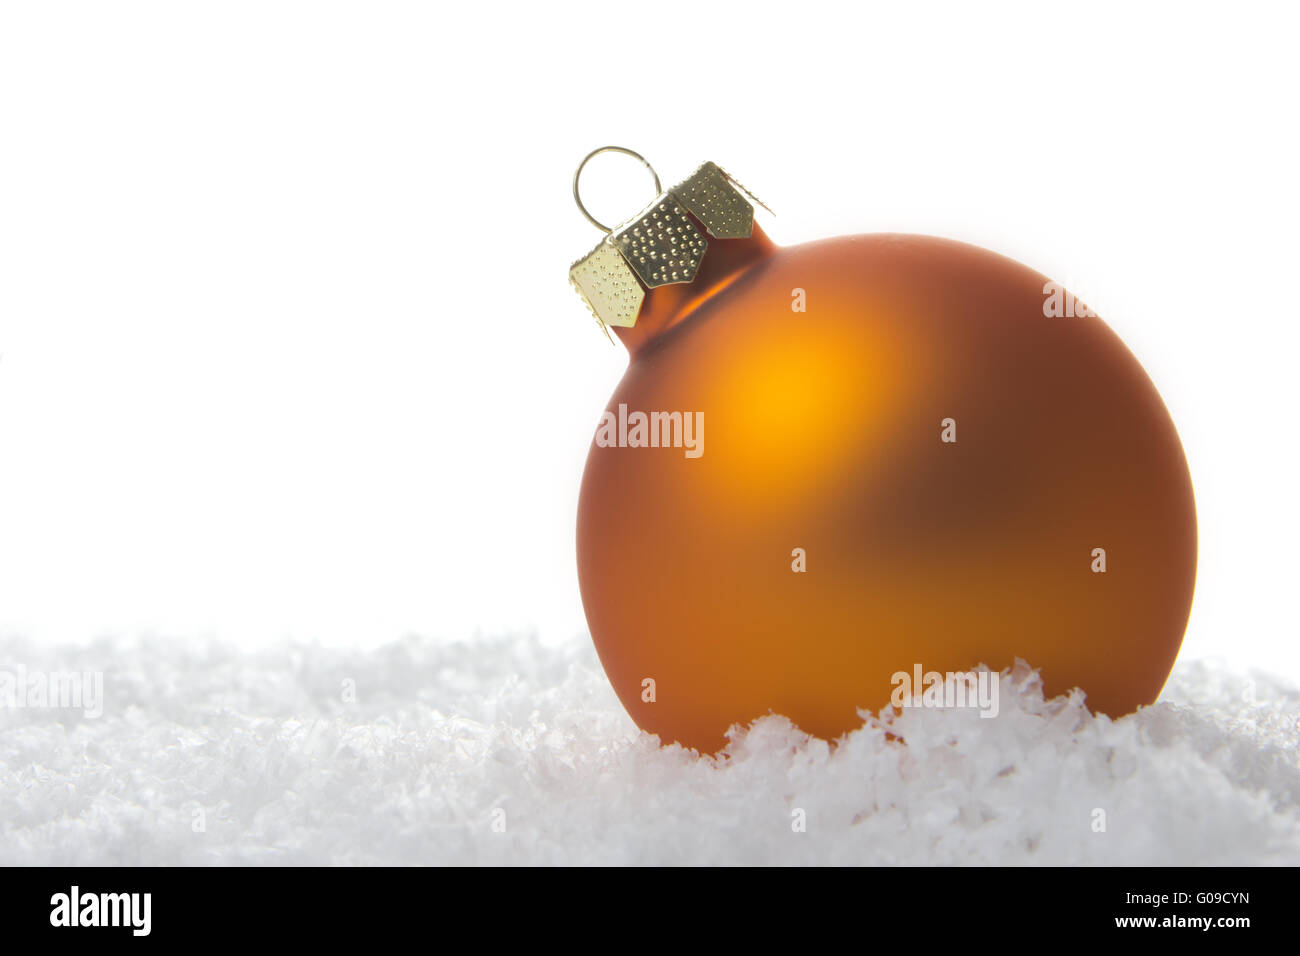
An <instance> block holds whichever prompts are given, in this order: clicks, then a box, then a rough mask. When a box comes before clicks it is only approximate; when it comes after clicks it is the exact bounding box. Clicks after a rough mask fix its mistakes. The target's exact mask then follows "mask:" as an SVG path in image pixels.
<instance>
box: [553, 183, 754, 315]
mask: <svg viewBox="0 0 1300 956" xmlns="http://www.w3.org/2000/svg"><path fill="white" fill-rule="evenodd" d="M688 213H689V214H690V215H687V214H688ZM691 216H694V217H695V220H698V222H699V223H700V224H701V225H703V226H704V230H705V232H707V233H708V234H709V235H710V236H712V237H713V238H715V239H745V238H748V237H749V236H750V235H751V234H752V233H753V230H754V207H753V205H752V204H751V203H750V202H749V200H748V199H747V198H746V193H745V191H744V189H743V187H741V186H740V185H739V184H738V183H736V181H735V180H733V179H732V178H731V177H730V176H728V175H727V174H726V173H725V172H723V170H722V169H721V167H719V166H718V165H717V164H716V163H705V164H704V165H703V166H701V167H700V168H699V169H697V170H696V171H695V172H694V173H692V174H691V176H690V178H688V179H686V180H685V181H684V182H681V183H678V184H677V185H676V186H674V187H672V188H671V189H669V190H667V191H666V192H662V193H660V194H659V195H658V196H657V197H655V200H654V202H652V203H650V205H649V206H647V207H646V208H645V209H643V210H642V211H641V212H640V213H638V214H637V215H636V216H634V217H633V218H632V219H629V220H628V221H627V222H626V223H624V224H623V225H621V226H619V227H618V228H617V229H615V230H614V231H613V232H611V233H610V235H609V236H607V237H606V238H605V239H603V240H601V242H600V244H599V245H598V246H596V248H595V249H593V250H592V251H591V252H589V253H587V255H585V256H583V257H582V258H581V259H579V260H578V261H577V262H575V263H574V264H573V265H572V267H570V269H569V281H570V282H572V283H573V287H574V288H575V289H577V290H578V295H580V296H581V297H582V300H583V301H584V302H586V303H587V307H588V308H590V309H591V312H592V314H593V315H594V316H595V317H596V321H597V322H599V323H600V325H601V327H602V328H605V327H606V326H610V325H615V326H622V327H625V328H626V327H631V326H633V325H636V318H637V314H638V313H639V312H640V311H641V302H642V300H644V299H645V290H646V289H653V288H656V287H658V286H661V285H671V284H672V283H675V282H690V281H691V280H692V279H694V278H695V274H696V272H697V271H698V270H699V267H700V261H701V260H702V259H703V258H704V255H705V253H706V252H708V248H709V242H708V240H707V239H706V238H705V237H704V234H703V233H701V232H700V230H699V228H698V227H697V226H696V225H695V221H693V220H692V219H691Z"/></svg>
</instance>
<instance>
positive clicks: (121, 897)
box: [50, 886, 153, 936]
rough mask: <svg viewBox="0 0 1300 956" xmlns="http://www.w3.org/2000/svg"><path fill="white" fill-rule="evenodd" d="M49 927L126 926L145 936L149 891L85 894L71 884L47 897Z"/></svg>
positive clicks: (150, 899) (149, 920) (148, 924)
mask: <svg viewBox="0 0 1300 956" xmlns="http://www.w3.org/2000/svg"><path fill="white" fill-rule="evenodd" d="M50 906H51V909H50V925H51V926H129V927H130V928H131V935H133V936H148V935H149V930H150V928H151V926H152V914H151V910H152V909H153V894H151V893H86V894H84V895H83V894H82V892H81V888H80V887H78V886H74V887H73V888H72V890H71V891H70V892H68V893H55V894H54V895H53V896H51V897H50Z"/></svg>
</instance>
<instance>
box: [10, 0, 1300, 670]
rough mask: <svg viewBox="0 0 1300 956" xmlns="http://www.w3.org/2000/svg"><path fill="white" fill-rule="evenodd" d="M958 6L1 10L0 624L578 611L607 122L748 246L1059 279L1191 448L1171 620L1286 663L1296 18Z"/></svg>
mask: <svg viewBox="0 0 1300 956" xmlns="http://www.w3.org/2000/svg"><path fill="white" fill-rule="evenodd" d="M973 6H974V5H961V6H937V7H936V6H927V5H919V4H906V5H903V4H888V5H879V6H876V5H870V6H869V5H866V4H859V3H851V4H850V3H845V4H832V5H823V4H814V3H799V4H779V5H766V6H761V5H756V4H752V3H747V4H735V5H725V6H724V5H709V4H702V3H689V4H672V3H663V2H658V3H646V4H638V3H631V2H623V3H617V2H613V0H606V2H604V3H599V4H572V3H571V4H564V5H550V4H533V5H527V6H525V5H517V6H512V5H509V4H436V3H420V4H398V3H353V4H340V3H319V2H314V3H303V4H296V3H274V2H256V3H239V2H230V0H225V2H221V3H206V4H187V3H175V2H168V3H149V4H143V3H117V4H112V5H109V4H66V3H40V4H35V3H32V4H5V5H4V6H3V7H0V10H2V11H3V12H2V13H0V631H3V632H5V633H17V634H24V635H28V636H31V637H33V638H34V639H38V640H73V641H82V640H89V639H92V638H94V637H95V636H97V635H99V634H103V633H133V632H138V631H142V630H147V631H153V632H159V633H164V634H178V635H180V634H184V635H207V634H211V635H216V636H219V637H221V638H223V639H228V640H232V641H238V642H242V643H246V644H250V645H253V644H258V643H261V642H266V641H271V640H275V639H277V638H281V637H285V636H293V637H296V638H302V639H319V640H322V641H338V642H350V643H362V644H372V643H376V642H380V641H385V640H389V639H392V638H395V637H397V636H400V635H401V634H402V633H404V632H407V631H419V632H422V633H429V634H437V635H445V636H449V637H456V636H470V635H472V634H474V633H476V632H477V633H491V632H496V631H500V630H502V629H507V628H537V629H538V630H540V632H541V633H542V635H543V636H544V637H546V638H548V639H550V638H562V637H568V636H571V635H573V634H575V633H580V632H581V631H582V630H583V626H584V625H583V620H582V609H581V605H580V603H579V601H578V597H577V581H576V573H575V569H574V546H573V537H574V533H573V527H574V516H575V506H576V495H577V487H578V480H579V476H580V474H581V469H582V464H583V460H584V457H585V453H586V447H587V444H588V442H589V440H590V436H591V432H592V429H593V428H594V425H595V422H596V418H597V416H598V414H599V412H600V410H601V408H602V407H603V405H604V402H605V399H606V398H607V396H608V394H609V392H610V390H611V389H612V388H613V386H614V384H615V383H616V382H617V380H618V379H619V377H620V376H621V374H622V370H623V366H624V363H625V357H624V353H623V351H622V349H621V348H618V349H614V348H611V347H610V346H609V345H608V344H607V343H606V342H605V340H604V338H603V337H602V336H601V335H600V334H599V332H598V330H597V329H596V326H595V324H594V323H593V322H592V320H591V318H590V317H589V315H588V314H587V313H586V311H585V309H584V308H583V306H582V305H581V304H580V303H579V302H578V301H577V299H576V298H575V297H574V295H573V293H572V291H571V290H570V288H569V286H568V283H567V278H566V271H567V268H568V266H569V263H570V262H571V261H572V260H573V259H574V258H576V257H577V256H579V255H580V254H582V253H584V252H586V251H587V250H588V249H589V248H590V247H591V245H592V244H594V242H595V241H596V239H597V238H599V234H598V233H596V232H595V231H594V230H593V229H592V228H591V227H590V226H589V225H588V224H587V223H586V222H585V221H584V220H583V219H582V218H581V217H580V216H579V215H578V213H577V212H576V210H575V209H574V207H573V204H572V199H571V197H570V194H569V177H570V175H571V174H572V171H573V167H574V166H575V165H576V163H577V161H578V160H579V159H580V158H581V157H582V156H583V155H584V154H585V153H586V152H587V151H588V150H590V149H592V148H593V147H595V146H599V145H604V144H607V143H619V144H625V145H628V146H631V147H633V148H636V149H638V150H640V151H642V152H644V153H645V154H646V155H647V156H648V157H649V158H650V159H651V161H652V162H654V163H655V165H656V166H657V168H658V169H659V171H660V173H661V175H662V176H663V178H664V181H665V184H668V183H671V182H675V181H677V180H678V179H680V178H682V177H683V176H685V175H686V174H687V173H689V172H690V171H691V169H692V168H693V167H694V165H695V164H697V163H698V162H700V161H702V160H705V159H713V160H716V161H717V162H719V163H721V164H723V165H724V166H726V167H727V169H728V170H729V171H731V172H733V173H735V174H736V175H737V176H738V177H739V179H740V180H741V181H742V182H744V183H745V184H746V185H747V186H749V187H750V188H752V189H753V190H754V191H755V192H757V193H758V195H759V196H761V197H762V198H763V199H764V200H765V201H766V202H767V203H768V204H769V205H771V206H773V207H774V208H775V209H776V211H777V212H778V214H779V216H778V218H776V219H774V220H765V221H764V223H763V224H764V227H765V228H766V229H767V230H768V231H769V233H770V234H771V235H772V236H773V238H774V239H776V241H778V242H781V243H796V242H801V241H805V240H809V239H814V238H819V237H822V236H827V235H833V234H836V233H849V232H872V231H886V230H889V231H911V232H926V233H935V234H940V235H945V236H952V237H955V238H959V239H964V240H967V241H971V242H975V243H979V244H981V245H985V246H988V247H990V248H993V249H996V250H998V251H1000V252H1003V253H1006V254H1008V255H1010V256H1012V257H1014V258H1017V259H1020V260H1021V261H1023V262H1025V263H1027V264H1029V265H1031V266H1033V267H1034V268H1036V269H1039V270H1041V271H1043V272H1046V273H1048V274H1050V275H1053V276H1055V277H1057V278H1058V279H1060V280H1062V281H1063V282H1064V283H1065V284H1066V285H1067V286H1069V287H1070V288H1071V289H1072V291H1075V292H1077V293H1078V294H1079V295H1080V296H1081V298H1083V299H1084V300H1085V301H1087V302H1088V303H1089V304H1090V305H1092V306H1094V307H1095V308H1097V309H1098V310H1099V311H1100V312H1101V314H1102V315H1103V316H1104V317H1105V318H1106V319H1107V321H1109V322H1110V323H1111V324H1112V326H1113V327H1115V328H1116V329H1117V331H1118V332H1119V333H1120V335H1121V336H1122V337H1123V338H1124V339H1125V340H1126V341H1127V342H1128V343H1129V345H1130V346H1131V347H1132V349H1133V350H1134V351H1135V352H1136V354H1137V355H1138V357H1139V358H1140V359H1141V360H1142V362H1143V363H1144V365H1145V366H1146V368H1147V370H1148V371H1149V372H1150V374H1151V376H1152V378H1153V379H1154V381H1155V382H1156V384H1157V386H1158V387H1159V389H1160V391H1161V393H1162V394H1163V396H1164V398H1165V401H1166V402H1167V404H1168V405H1169V408H1170V410H1171V412H1172V413H1173V416H1174V420H1175V421H1176V423H1177V424H1178V426H1179V429H1180V432H1181V435H1182V438H1183V442H1184V445H1185V447H1186V451H1187V454H1188V458H1189V461H1190V465H1191V469H1192V475H1193V479H1194V482H1195V486H1196V492H1197V499H1198V506H1199V510H1200V531H1201V551H1200V554H1201V557H1200V576H1199V580H1198V587H1197V595H1196V603H1195V607H1194V609H1193V614H1192V623H1191V627H1190V630H1189V632H1188V637H1187V642H1186V644H1185V645H1184V648H1185V650H1184V652H1185V653H1186V654H1189V655H1193V656H1202V655H1211V654H1217V655H1223V656H1225V657H1227V658H1228V659H1229V661H1230V662H1232V663H1234V664H1237V665H1240V666H1241V667H1243V668H1245V667H1251V666H1260V667H1265V668H1268V669H1271V670H1274V671H1278V672H1281V673H1284V674H1288V675H1290V676H1291V677H1292V678H1300V650H1298V649H1297V640H1296V638H1297V625H1296V615H1295V610H1294V594H1295V590H1296V585H1297V581H1300V557H1298V556H1297V548H1298V547H1300V517H1298V515H1297V506H1296V500H1295V489H1296V488H1297V486H1298V485H1300V481H1298V479H1300V476H1298V475H1297V436H1296V425H1295V420H1296V417H1297V413H1298V412H1300V409H1297V402H1296V398H1297V394H1298V393H1300V386H1297V375H1296V369H1297V365H1298V363H1300V322H1298V321H1297V320H1298V319H1300V316H1298V315H1297V312H1298V311H1300V309H1298V308H1297V296H1296V294H1295V291H1294V289H1293V282H1294V277H1295V276H1296V271H1297V266H1298V265H1300V240H1298V239H1297V222H1300V202H1298V198H1297V185H1296V182H1297V173H1296V171H1297V169H1300V155H1298V152H1300V151H1298V150H1297V145H1296V133H1295V130H1296V117H1295V93H1296V90H1297V88H1300V82H1298V81H1300V76H1298V75H1297V74H1298V73H1300V69H1298V68H1297V65H1296V62H1297V58H1296V57H1295V55H1294V47H1295V41H1296V35H1297V34H1296V29H1295V23H1294V22H1292V19H1291V15H1290V14H1289V13H1286V12H1285V8H1284V7H1282V6H1277V7H1266V6H1255V5H1250V4H1234V5H1231V6H1222V7H1220V8H1218V9H1217V10H1208V9H1199V8H1197V7H1196V6H1195V5H1191V4H1171V5H1168V6H1146V5H1133V4H1119V5H1107V4H1101V3H1095V2H1093V3H1087V4H1082V5H1079V6H1077V7H1069V8H1063V7H1054V6H1050V5H1046V4H1041V3H1034V4H1024V5H1015V6H996V7H989V8H983V7H982V5H981V7H982V8H981V9H971V7H973ZM589 184H590V185H589V192H590V194H591V197H592V205H593V207H595V208H596V211H597V212H598V213H599V214H603V215H604V216H605V217H607V218H610V219H618V218H621V217H622V216H624V215H628V214H630V213H632V212H634V211H636V209H637V208H639V206H640V205H641V204H642V202H644V201H645V200H647V199H648V198H649V186H648V178H647V177H646V176H645V173H644V170H642V169H640V168H639V167H638V166H637V165H636V164H635V163H633V162H631V161H626V160H622V161H620V159H619V158H617V157H614V158H608V159H607V161H604V162H603V163H602V164H601V165H599V166H597V165H595V164H593V168H592V176H591V179H590V181H589Z"/></svg>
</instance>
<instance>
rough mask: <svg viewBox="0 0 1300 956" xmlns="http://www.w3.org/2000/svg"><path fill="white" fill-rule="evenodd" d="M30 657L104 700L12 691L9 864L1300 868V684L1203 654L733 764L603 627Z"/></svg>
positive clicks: (732, 753) (1022, 678)
mask: <svg viewBox="0 0 1300 956" xmlns="http://www.w3.org/2000/svg"><path fill="white" fill-rule="evenodd" d="M20 665H21V667H23V668H24V669H25V673H26V674H28V675H32V674H40V673H42V672H46V673H54V672H57V671H63V672H68V671H77V672H86V673H91V672H102V674H103V699H102V709H103V713H102V715H100V716H86V715H85V714H84V711H85V710H87V709H88V708H86V707H84V706H83V707H82V708H81V709H80V710H77V709H73V708H66V707H65V708H62V709H52V708H50V707H48V706H44V707H41V706H28V707H21V706H12V704H11V706H5V704H4V702H2V701H0V863H2V864H7V865H12V864H67V865H90V864H110V865H111V864H676V863H686V864H708V863H722V864H827V863H829V864H980V863H1010V864H1260V863H1267V864H1291V865H1294V864H1297V863H1300V753H1298V752H1297V744H1298V742H1300V724H1298V720H1297V714H1298V713H1300V690H1297V689H1296V688H1294V687H1291V686H1288V685H1286V684H1284V683H1282V682H1280V681H1277V680H1274V679H1271V678H1269V677H1267V676H1265V675H1261V674H1255V675H1250V676H1247V675H1241V674H1236V673H1233V672H1231V671H1229V670H1228V669H1226V668H1224V667H1223V666H1222V665H1220V664H1216V663H1212V662H1204V661H1200V662H1196V661H1193V662H1182V663H1180V664H1179V665H1178V666H1177V668H1176V669H1175V671H1174V673H1173V676H1172V677H1171V678H1170V682H1169V685H1168V686H1167V687H1166V689H1165V692H1164V694H1163V696H1162V698H1161V700H1160V701H1159V702H1158V703H1157V704H1155V705H1154V706H1152V707H1149V708H1145V709H1143V710H1141V711H1140V712H1138V713H1137V714H1135V715H1131V716H1129V717H1125V718H1123V719H1120V720H1116V721H1112V720H1110V719H1108V718H1105V717H1093V716H1091V715H1090V714H1089V713H1088V712H1087V710H1086V708H1085V707H1084V703H1083V700H1082V699H1081V698H1080V697H1079V696H1078V695H1074V696H1071V697H1063V698H1057V699H1055V700H1047V701H1045V700H1044V699H1043V696H1042V693H1041V689H1040V685H1039V683H1038V680H1037V677H1036V675H1035V674H1034V673H1033V672H1032V671H1031V670H1029V669H1028V668H1027V667H1023V666H1022V667H1018V668H1017V669H1016V670H1014V671H1013V672H1008V673H1004V674H1003V675H1002V676H1001V678H1000V688H999V690H1000V699H999V705H1000V710H999V715H998V717H997V719H993V720H986V719H981V718H980V716H979V713H978V711H975V710H971V709H948V710H937V709H920V708H908V709H906V710H904V711H902V712H901V713H899V714H897V715H895V714H894V713H893V712H892V711H886V712H885V713H884V714H882V715H880V716H879V717H878V718H877V717H871V716H868V717H867V718H866V719H865V720H864V724H863V726H862V728H861V729H859V730H856V731H854V732H853V733H850V734H849V735H847V737H845V738H844V739H843V740H842V741H840V742H839V743H838V744H837V745H831V744H829V743H827V742H825V741H822V740H817V739H811V738H809V737H807V736H806V735H804V734H802V733H800V731H799V730H798V729H797V728H795V727H794V726H792V725H791V724H790V722H789V721H788V720H786V719H785V718H782V717H779V716H769V717H765V718H763V719H761V720H759V721H757V722H756V723H754V724H753V725H752V726H751V727H749V728H747V729H737V730H736V731H735V732H734V734H733V736H732V740H731V745H730V747H729V748H728V754H727V756H725V757H723V758H718V759H712V758H701V757H699V756H697V755H696V754H694V753H691V752H689V751H685V750H683V749H681V748H680V747H676V746H672V747H660V746H659V744H658V742H657V740H656V739H655V738H653V737H650V736H648V735H645V734H642V733H640V732H639V731H638V730H637V729H636V727H635V726H634V725H633V724H632V722H631V721H630V720H629V718H628V717H627V715H626V714H625V713H624V711H623V709H622V707H621V706H620V705H619V703H618V700H617V699H616V698H615V696H614V694H613V691H612V690H611V689H610V686H609V684H608V682H607V681H606V680H605V677H604V675H603V673H602V672H601V669H600V665H599V662H598V661H597V659H596V656H595V654H594V652H593V651H592V649H591V646H590V643H589V642H588V641H586V640H581V641H575V642H573V643H571V644H568V645H565V646H562V647H558V648H557V647H548V646H545V645H543V644H541V643H539V642H538V641H536V640H534V639H531V638H515V639H500V640H493V641H481V642H474V643H457V644H440V643H437V642H431V641H425V640H418V639H409V640H406V641H403V642H401V643H398V644H394V645H390V646H388V647H386V648H383V649H381V650H378V651H370V652H362V651H346V650H339V649H331V648H322V647H306V646H283V647H277V648H273V649H268V650H264V651H261V652H240V651H236V650H233V649H231V648H228V647H224V646H221V645H206V644H194V643H185V642H176V641H168V640H145V641H137V642H122V641H103V642H100V643H98V644H95V645H92V646H89V647H84V648H79V649H70V648H64V649H57V650H54V649H47V648H37V647H32V646H27V645H25V644H23V643H22V642H20V641H12V640H11V641H6V642H3V643H0V671H2V670H5V669H8V670H9V671H10V672H11V673H12V672H13V670H14V668H15V667H17V666H20ZM29 679H30V677H29Z"/></svg>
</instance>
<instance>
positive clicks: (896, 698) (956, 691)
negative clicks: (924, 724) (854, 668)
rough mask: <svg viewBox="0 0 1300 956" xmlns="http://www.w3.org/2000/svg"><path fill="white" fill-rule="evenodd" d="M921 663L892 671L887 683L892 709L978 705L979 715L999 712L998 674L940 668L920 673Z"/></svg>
mask: <svg viewBox="0 0 1300 956" xmlns="http://www.w3.org/2000/svg"><path fill="white" fill-rule="evenodd" d="M922 670H923V669H922V667H921V665H920V664H914V665H912V672H911V673H908V672H907V671H895V672H894V675H893V677H891V678H890V683H891V684H893V685H894V692H893V693H892V694H891V695H890V697H889V702H890V703H891V704H893V705H894V710H897V711H901V710H902V709H903V708H905V707H934V708H939V707H971V708H977V709H978V710H979V712H980V717H996V716H997V715H998V676H999V675H998V674H995V673H993V672H992V671H988V670H982V671H970V672H963V673H954V672H952V671H949V672H947V673H943V674H941V673H940V672H939V671H927V672H925V673H922Z"/></svg>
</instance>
